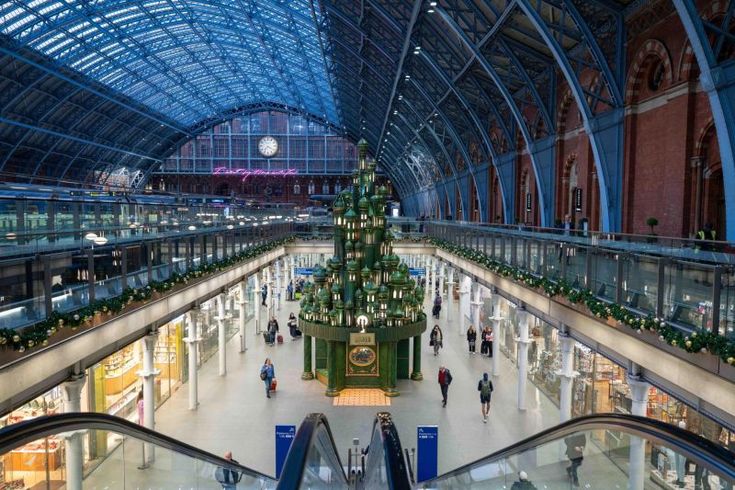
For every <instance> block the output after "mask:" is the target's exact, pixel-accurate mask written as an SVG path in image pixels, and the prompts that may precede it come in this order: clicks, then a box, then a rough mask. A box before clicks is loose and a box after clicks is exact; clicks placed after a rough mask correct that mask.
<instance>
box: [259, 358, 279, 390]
mask: <svg viewBox="0 0 735 490" xmlns="http://www.w3.org/2000/svg"><path fill="white" fill-rule="evenodd" d="M275 377H276V370H275V368H274V367H273V362H272V361H271V358H270V357H266V359H265V362H264V363H263V365H262V366H261V367H260V379H261V380H263V382H264V383H265V396H266V397H268V398H270V397H271V385H272V383H273V378H275Z"/></svg>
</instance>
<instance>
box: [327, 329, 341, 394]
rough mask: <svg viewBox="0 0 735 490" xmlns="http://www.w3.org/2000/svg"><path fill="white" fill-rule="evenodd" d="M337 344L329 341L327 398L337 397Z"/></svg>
mask: <svg viewBox="0 0 735 490" xmlns="http://www.w3.org/2000/svg"><path fill="white" fill-rule="evenodd" d="M337 368H338V366H337V342H336V341H334V340H329V341H327V392H326V393H325V394H326V395H327V396H337V395H339V391H338V390H337Z"/></svg>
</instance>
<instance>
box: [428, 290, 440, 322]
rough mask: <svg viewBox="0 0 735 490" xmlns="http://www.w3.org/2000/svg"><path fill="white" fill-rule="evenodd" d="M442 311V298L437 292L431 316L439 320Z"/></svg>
mask: <svg viewBox="0 0 735 490" xmlns="http://www.w3.org/2000/svg"><path fill="white" fill-rule="evenodd" d="M441 311H442V297H441V295H440V294H439V291H437V292H436V296H434V308H433V309H432V310H431V314H432V315H434V318H436V319H439V314H440V313H441Z"/></svg>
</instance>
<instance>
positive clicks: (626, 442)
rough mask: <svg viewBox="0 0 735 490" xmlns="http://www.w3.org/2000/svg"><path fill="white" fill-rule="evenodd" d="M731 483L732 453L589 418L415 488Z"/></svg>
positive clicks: (628, 419)
mask: <svg viewBox="0 0 735 490" xmlns="http://www.w3.org/2000/svg"><path fill="white" fill-rule="evenodd" d="M734 483H735V456H734V455H733V453H730V452H729V451H727V450H726V449H724V448H721V447H719V446H716V445H714V444H713V443H711V442H709V441H707V440H705V439H702V438H701V437H699V436H696V435H694V434H692V433H689V432H687V431H686V430H684V429H679V428H677V427H674V426H672V425H668V424H664V423H661V422H657V421H651V420H650V419H645V418H643V417H632V416H589V417H582V418H580V419H575V420H572V421H570V422H567V423H565V424H562V425H560V426H557V427H555V428H553V429H549V430H547V431H545V432H543V433H541V434H537V435H536V436H533V437H531V438H530V439H527V440H526V441H522V442H520V443H518V444H516V445H514V446H512V447H511V448H508V449H505V450H502V451H500V452H498V453H496V454H494V455H490V456H488V457H486V458H483V459H481V460H479V461H476V462H474V463H471V464H469V465H466V466H464V467H462V468H459V469H457V470H454V471H451V472H449V473H447V474H445V475H442V476H439V477H437V478H436V479H433V480H430V481H425V482H420V483H419V485H418V488H425V489H442V488H478V489H479V488H514V489H515V488H521V489H524V488H547V489H560V490H561V489H573V488H579V487H581V488H637V489H643V488H711V489H715V488H716V489H727V490H731V489H732V488H733V484H734ZM531 485H533V486H531Z"/></svg>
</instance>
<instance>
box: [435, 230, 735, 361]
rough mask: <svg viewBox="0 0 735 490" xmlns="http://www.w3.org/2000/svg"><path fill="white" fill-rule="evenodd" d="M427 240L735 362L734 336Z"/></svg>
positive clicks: (604, 315) (603, 315)
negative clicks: (685, 325)
mask: <svg viewBox="0 0 735 490" xmlns="http://www.w3.org/2000/svg"><path fill="white" fill-rule="evenodd" d="M427 240H428V242H429V243H431V244H432V245H434V246H436V247H438V248H441V249H442V250H446V251H447V252H450V253H452V254H454V255H458V256H460V257H462V258H464V259H467V260H470V261H472V262H474V263H476V264H478V265H481V266H483V267H485V268H486V269H488V270H490V271H491V272H494V273H495V274H498V275H500V276H503V277H508V278H511V279H514V280H516V281H518V282H520V283H521V284H523V285H525V286H528V287H530V288H534V289H542V290H543V291H544V293H545V294H546V295H547V296H548V297H550V298H553V297H555V296H562V297H564V298H566V299H567V300H568V301H569V302H571V303H574V304H583V305H584V306H586V307H587V309H588V310H589V311H590V313H591V314H592V315H594V316H595V317H597V318H600V319H603V320H607V319H610V318H612V319H615V320H616V321H618V322H619V323H620V324H622V325H627V326H628V327H630V328H632V329H634V330H635V331H636V332H637V333H641V332H642V331H643V330H648V331H650V332H653V333H657V334H658V338H659V340H660V341H661V342H666V343H667V344H670V345H672V346H674V347H679V348H681V349H684V350H685V351H687V352H691V353H703V354H706V353H708V352H709V353H712V354H714V355H716V356H719V357H720V359H722V360H723V361H725V362H727V363H728V364H730V365H735V341H733V340H732V339H728V338H727V337H724V336H722V335H717V334H715V333H713V332H710V331H709V330H705V329H698V330H697V331H696V332H692V333H691V334H689V335H686V334H685V333H684V332H682V331H681V330H679V329H678V328H676V327H675V326H673V325H671V324H669V323H668V322H666V321H665V320H664V319H663V318H656V317H654V316H652V315H648V316H638V314H637V313H634V312H632V311H631V310H629V309H627V308H626V307H624V306H622V305H619V304H617V303H608V302H605V301H602V300H600V299H598V298H597V297H595V295H594V293H593V292H592V291H591V290H589V289H581V288H577V287H574V286H573V285H572V284H571V283H569V281H566V280H565V279H559V280H555V281H552V280H550V279H547V278H545V277H543V276H537V275H535V274H532V273H530V272H527V271H524V270H522V269H519V268H517V267H512V266H509V265H507V264H504V263H502V262H499V261H497V260H495V259H493V258H491V257H490V256H488V255H487V254H485V253H483V252H479V251H477V250H472V249H470V248H466V247H462V246H458V245H455V244H453V243H450V242H448V241H446V240H441V239H438V238H428V239H427Z"/></svg>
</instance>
